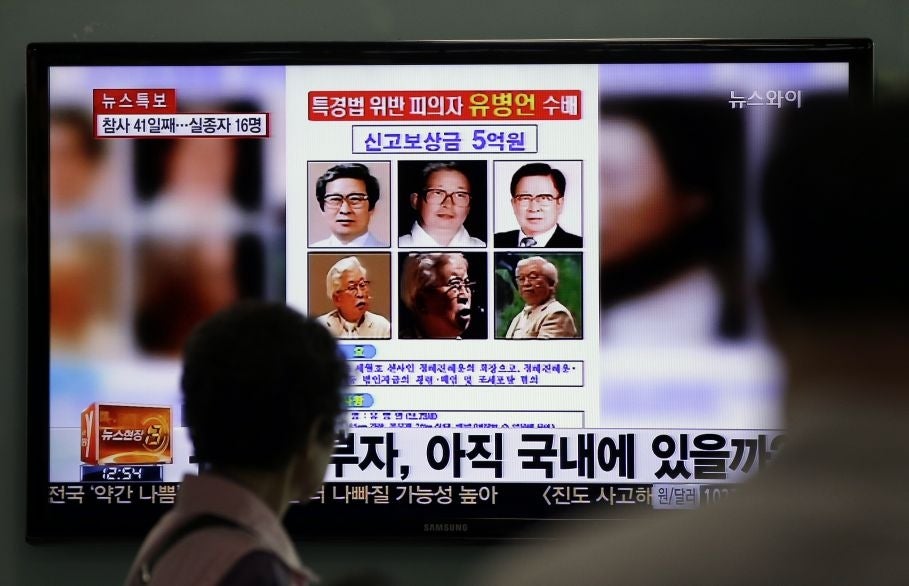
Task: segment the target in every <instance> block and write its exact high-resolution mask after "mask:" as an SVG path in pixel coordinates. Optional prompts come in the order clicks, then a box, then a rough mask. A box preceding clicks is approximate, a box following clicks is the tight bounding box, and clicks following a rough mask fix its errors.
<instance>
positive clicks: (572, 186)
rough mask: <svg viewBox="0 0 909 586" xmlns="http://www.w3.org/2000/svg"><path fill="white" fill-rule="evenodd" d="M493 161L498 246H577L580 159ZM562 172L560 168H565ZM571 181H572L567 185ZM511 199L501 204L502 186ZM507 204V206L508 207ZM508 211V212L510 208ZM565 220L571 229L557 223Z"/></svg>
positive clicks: (579, 229)
mask: <svg viewBox="0 0 909 586" xmlns="http://www.w3.org/2000/svg"><path fill="white" fill-rule="evenodd" d="M518 164H519V165H520V166H519V167H518V168H517V169H516V170H515V171H513V172H511V174H510V180H509V179H508V177H509V171H510V170H511V169H513V168H514V166H515V165H516V163H512V162H507V161H497V162H496V163H495V178H496V179H495V186H496V193H497V194H498V199H497V200H496V210H495V211H496V233H495V236H494V239H493V243H494V245H495V247H496V248H580V247H581V246H583V238H582V237H581V236H579V235H578V234H576V233H574V232H575V231H576V232H578V233H580V231H581V201H582V199H581V195H582V191H581V188H580V187H581V186H580V180H581V161H557V162H553V163H552V164H550V163H544V162H535V163H525V164H520V163H518ZM563 169H564V170H563ZM569 178H570V179H571V181H569ZM506 182H507V188H508V193H509V199H510V201H509V202H508V203H505V202H504V193H505V186H506ZM509 204H510V205H509ZM509 208H510V209H509ZM562 221H565V222H566V224H567V225H568V226H569V228H570V230H569V229H566V228H564V227H563V226H562V225H561V224H560V222H562Z"/></svg>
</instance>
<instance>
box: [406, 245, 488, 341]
mask: <svg viewBox="0 0 909 586" xmlns="http://www.w3.org/2000/svg"><path fill="white" fill-rule="evenodd" d="M467 271H468V266H467V259H466V258H465V257H464V255H463V254H461V253H460V252H450V253H449V252H428V253H412V254H410V255H408V257H407V259H406V260H405V261H404V263H403V267H402V269H401V302H402V303H403V304H404V307H405V308H406V309H407V312H406V313H407V315H406V317H402V327H401V330H400V332H399V335H400V337H401V338H436V339H445V338H448V339H455V340H459V339H461V335H462V334H463V333H464V331H465V330H466V329H467V327H468V326H469V325H470V320H471V317H472V315H473V308H472V305H471V304H472V302H473V286H474V285H475V283H474V282H472V281H471V280H470V277H469V276H468V272H467Z"/></svg>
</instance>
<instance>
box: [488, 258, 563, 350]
mask: <svg viewBox="0 0 909 586" xmlns="http://www.w3.org/2000/svg"><path fill="white" fill-rule="evenodd" d="M551 258H552V260H550V258H544V257H542V256H523V257H521V256H518V255H512V254H506V255H497V260H496V287H497V288H498V289H500V290H499V291H497V299H500V300H501V299H507V297H508V296H509V295H510V296H511V297H512V300H511V303H509V304H507V306H505V307H503V308H502V309H501V311H499V316H498V322H497V323H498V326H497V332H496V333H497V335H496V337H497V338H505V339H539V340H542V339H555V338H579V337H581V336H580V331H579V329H578V327H577V323H578V322H576V320H575V314H577V315H580V308H581V299H580V292H581V286H580V285H581V282H580V268H581V262H580V255H579V254H572V255H551ZM556 263H558V266H557V264H556ZM512 267H513V268H512ZM560 267H561V272H564V273H566V277H568V279H569V280H570V281H571V283H570V285H569V286H566V287H564V289H565V291H564V293H565V301H566V302H565V303H562V302H561V301H559V299H557V294H558V293H559V291H560V285H559V284H560ZM503 305H504V304H503ZM506 324H507V326H506ZM503 330H504V331H503Z"/></svg>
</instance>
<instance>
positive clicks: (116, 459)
mask: <svg viewBox="0 0 909 586" xmlns="http://www.w3.org/2000/svg"><path fill="white" fill-rule="evenodd" d="M81 430H82V445H81V450H80V452H79V456H80V459H81V460H82V461H83V462H85V463H86V464H94V465H110V464H114V465H117V464H171V463H172V462H173V452H172V450H171V442H170V438H171V412H170V407H161V406H152V405H117V404H109V403H92V404H91V405H89V406H88V407H87V408H86V409H85V410H84V411H83V412H82V421H81Z"/></svg>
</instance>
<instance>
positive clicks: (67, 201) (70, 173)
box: [50, 108, 103, 212]
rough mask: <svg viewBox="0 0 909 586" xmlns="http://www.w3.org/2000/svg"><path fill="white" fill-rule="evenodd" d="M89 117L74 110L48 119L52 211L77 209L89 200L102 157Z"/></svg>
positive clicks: (53, 113) (59, 111)
mask: <svg viewBox="0 0 909 586" xmlns="http://www.w3.org/2000/svg"><path fill="white" fill-rule="evenodd" d="M102 154H103V152H102V148H101V141H98V140H95V138H94V133H93V132H92V122H91V117H90V116H89V115H88V114H87V113H86V112H83V111H82V110H79V109H75V108H58V109H55V110H53V111H51V116H50V201H51V209H52V210H53V211H55V212H58V211H70V210H73V209H75V208H78V207H79V206H81V205H82V204H84V203H86V201H87V200H88V199H89V198H90V196H91V194H92V188H93V187H94V183H95V181H96V178H97V174H98V168H99V166H100V163H101V157H102Z"/></svg>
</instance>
